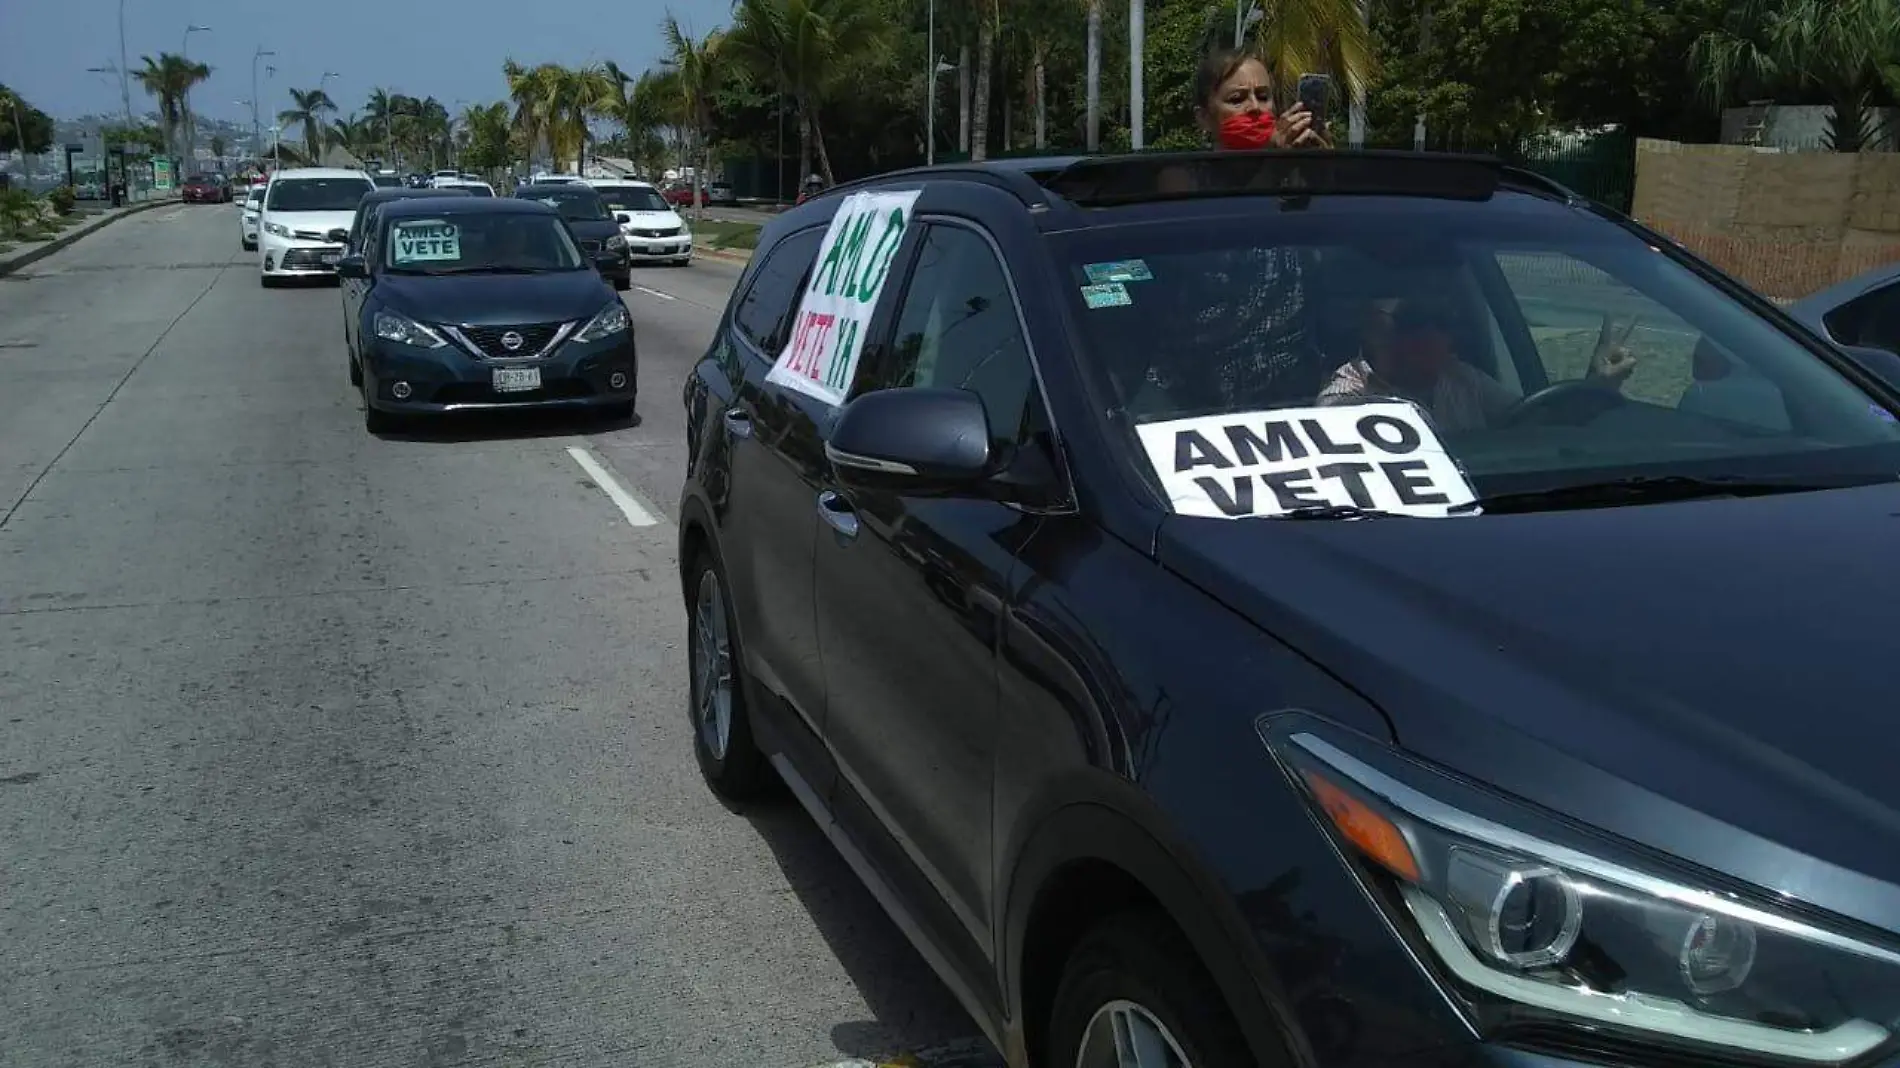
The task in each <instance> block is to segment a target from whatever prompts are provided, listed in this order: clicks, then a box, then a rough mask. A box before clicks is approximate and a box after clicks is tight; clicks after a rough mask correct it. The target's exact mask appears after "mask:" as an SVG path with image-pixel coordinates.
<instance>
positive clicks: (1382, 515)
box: [1267, 504, 1392, 519]
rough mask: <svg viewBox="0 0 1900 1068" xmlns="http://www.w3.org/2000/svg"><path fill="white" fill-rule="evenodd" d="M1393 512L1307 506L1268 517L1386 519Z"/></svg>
mask: <svg viewBox="0 0 1900 1068" xmlns="http://www.w3.org/2000/svg"><path fill="white" fill-rule="evenodd" d="M1391 515H1392V513H1391V512H1382V511H1380V510H1378V509H1377V508H1361V507H1359V506H1358V505H1356V504H1305V505H1301V506H1300V507H1298V508H1294V509H1292V510H1290V511H1285V512H1279V513H1277V514H1275V515H1271V516H1268V517H1267V518H1269V519H1386V518H1390V517H1391Z"/></svg>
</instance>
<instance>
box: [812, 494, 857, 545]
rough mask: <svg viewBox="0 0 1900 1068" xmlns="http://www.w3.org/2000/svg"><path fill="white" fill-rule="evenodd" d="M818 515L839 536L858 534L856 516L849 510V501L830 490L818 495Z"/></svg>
mask: <svg viewBox="0 0 1900 1068" xmlns="http://www.w3.org/2000/svg"><path fill="white" fill-rule="evenodd" d="M818 517H819V518H820V519H823V520H824V521H825V524H826V525H827V526H829V527H830V528H831V529H833V530H835V531H837V532H838V535H839V536H840V537H844V538H855V537H857V536H858V516H857V513H856V512H853V511H852V510H851V502H850V501H847V500H845V499H844V498H843V497H840V496H838V495H837V494H836V493H833V492H832V491H830V490H825V491H824V492H823V493H820V494H819V495H818Z"/></svg>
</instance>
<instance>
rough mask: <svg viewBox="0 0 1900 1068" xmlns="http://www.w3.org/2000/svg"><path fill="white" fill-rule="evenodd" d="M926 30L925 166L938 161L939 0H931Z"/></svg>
mask: <svg viewBox="0 0 1900 1068" xmlns="http://www.w3.org/2000/svg"><path fill="white" fill-rule="evenodd" d="M925 25H926V26H927V27H928V28H927V29H926V30H925V31H924V70H925V74H924V77H925V78H926V79H928V80H929V82H930V84H929V85H928V86H927V87H925V89H924V166H926V167H928V166H932V165H934V164H935V163H936V162H937V0H930V14H929V15H928V16H927V21H926V23H925Z"/></svg>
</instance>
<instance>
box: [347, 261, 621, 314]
mask: <svg viewBox="0 0 1900 1068" xmlns="http://www.w3.org/2000/svg"><path fill="white" fill-rule="evenodd" d="M375 292H376V293H377V295H378V296H380V297H381V298H382V299H383V301H384V303H385V304H387V305H388V307H389V308H390V309H391V310H392V311H396V312H400V313H401V314H403V315H406V316H408V317H409V318H411V319H415V320H416V321H418V322H424V323H450V324H453V325H456V326H520V325H522V324H524V323H562V322H567V321H568V320H570V319H581V320H587V319H591V318H593V317H594V316H595V315H596V314H598V313H599V312H600V310H601V309H602V308H604V307H606V306H607V305H608V304H609V303H610V302H612V301H614V300H615V299H617V298H616V297H615V296H614V292H613V290H611V289H609V288H608V287H607V284H606V283H604V282H602V281H601V280H600V275H599V273H598V272H595V271H593V270H579V271H556V272H550V273H548V274H458V275H448V276H445V277H439V278H427V277H423V276H420V275H407V274H385V275H381V276H380V277H378V278H377V281H376V290H375Z"/></svg>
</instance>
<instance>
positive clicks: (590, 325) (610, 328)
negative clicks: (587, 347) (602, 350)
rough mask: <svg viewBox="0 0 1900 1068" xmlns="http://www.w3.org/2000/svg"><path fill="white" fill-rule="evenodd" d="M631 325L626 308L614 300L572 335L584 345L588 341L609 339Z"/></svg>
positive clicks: (631, 321)
mask: <svg viewBox="0 0 1900 1068" xmlns="http://www.w3.org/2000/svg"><path fill="white" fill-rule="evenodd" d="M632 325H633V320H632V319H631V318H629V317H628V315H627V306H626V305H624V304H622V303H620V302H619V301H617V300H616V301H614V302H613V303H612V304H609V305H607V306H606V307H605V308H602V309H600V312H599V314H597V315H595V316H594V317H593V318H592V319H589V320H588V321H587V325H586V326H583V327H581V328H580V330H579V331H577V332H576V333H575V334H574V340H575V341H578V342H581V343H582V344H586V343H587V342H589V341H600V340H603V339H605V338H610V337H612V336H614V335H615V334H618V333H620V332H621V331H622V330H625V329H627V328H628V327H630V326H632Z"/></svg>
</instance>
